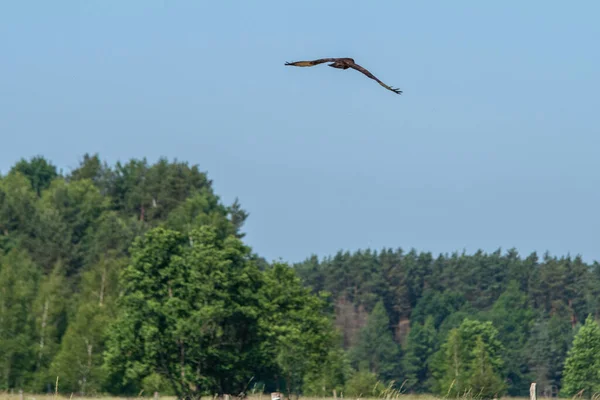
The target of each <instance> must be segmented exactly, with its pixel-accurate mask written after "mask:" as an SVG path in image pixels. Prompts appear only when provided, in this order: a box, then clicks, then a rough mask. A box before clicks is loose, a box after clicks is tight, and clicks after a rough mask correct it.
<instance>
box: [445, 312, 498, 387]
mask: <svg viewBox="0 0 600 400" xmlns="http://www.w3.org/2000/svg"><path fill="white" fill-rule="evenodd" d="M502 350H503V346H502V343H500V341H499V340H498V331H497V330H496V328H494V326H493V325H492V323H491V322H490V321H487V322H481V321H475V320H470V319H468V318H466V319H465V320H464V321H463V322H462V324H461V325H460V326H459V327H458V328H454V329H452V330H451V331H450V333H449V335H448V338H447V340H446V342H444V344H443V345H442V347H441V348H440V350H439V351H438V352H437V353H436V354H435V355H434V362H435V365H434V366H433V375H434V377H435V378H436V382H435V386H434V390H435V391H436V392H437V393H438V394H449V395H450V396H453V397H456V396H461V395H463V394H464V393H466V392H469V391H470V392H471V393H472V394H473V395H474V396H478V397H484V398H489V397H490V396H496V395H501V394H502V392H503V390H504V386H503V385H501V384H499V383H498V382H500V383H502V368H503V360H502V358H501V354H502Z"/></svg>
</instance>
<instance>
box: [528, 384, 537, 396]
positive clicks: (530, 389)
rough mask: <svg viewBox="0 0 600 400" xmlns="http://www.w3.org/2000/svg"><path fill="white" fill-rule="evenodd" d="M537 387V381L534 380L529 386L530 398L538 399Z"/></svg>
mask: <svg viewBox="0 0 600 400" xmlns="http://www.w3.org/2000/svg"><path fill="white" fill-rule="evenodd" d="M535 387H536V384H535V382H532V383H531V386H530V387H529V400H536V399H537V396H536V390H535Z"/></svg>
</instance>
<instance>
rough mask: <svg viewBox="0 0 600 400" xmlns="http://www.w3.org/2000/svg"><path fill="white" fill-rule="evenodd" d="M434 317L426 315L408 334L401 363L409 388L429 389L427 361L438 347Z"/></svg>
mask: <svg viewBox="0 0 600 400" xmlns="http://www.w3.org/2000/svg"><path fill="white" fill-rule="evenodd" d="M436 336H437V334H436V331H435V324H434V317H433V316H431V315H430V316H428V317H427V319H426V320H425V323H424V324H419V323H415V324H414V325H413V326H412V327H411V330H410V334H409V335H408V343H407V346H406V347H407V351H406V355H405V356H404V358H403V359H402V365H403V369H404V372H405V374H406V380H407V382H406V386H407V388H408V389H409V390H412V391H416V392H426V391H428V390H430V385H431V382H430V380H431V371H430V368H429V362H430V358H431V356H432V355H433V354H434V353H435V352H436V351H437V349H438V342H437V337H436Z"/></svg>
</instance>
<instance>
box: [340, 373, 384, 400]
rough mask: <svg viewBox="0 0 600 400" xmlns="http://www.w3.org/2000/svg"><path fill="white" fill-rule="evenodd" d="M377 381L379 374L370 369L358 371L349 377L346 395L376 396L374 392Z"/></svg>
mask: <svg viewBox="0 0 600 400" xmlns="http://www.w3.org/2000/svg"><path fill="white" fill-rule="evenodd" d="M377 382H378V379H377V374H375V373H373V372H370V371H357V372H355V373H354V374H353V375H352V376H351V377H350V379H348V382H347V383H346V389H345V393H344V395H345V396H346V397H350V396H352V397H375V396H374V395H375V393H373V392H374V391H375V388H376V386H377Z"/></svg>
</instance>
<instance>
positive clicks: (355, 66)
mask: <svg viewBox="0 0 600 400" xmlns="http://www.w3.org/2000/svg"><path fill="white" fill-rule="evenodd" d="M349 67H350V68H353V69H355V70H357V71H360V72H362V73H363V74H365V75H366V76H368V77H369V78H371V79H374V80H376V81H377V82H378V83H379V84H380V85H381V86H383V87H384V88H386V89H387V90H391V91H392V92H394V93H398V94H402V90H400V89H395V88H393V87H391V86H388V85H386V84H385V83H383V82H381V81H380V80H379V79H377V77H376V76H375V75H373V74H372V73H370V72H369V71H368V70H367V69H366V68H363V67H361V66H360V65H358V64H356V63H353V64H349Z"/></svg>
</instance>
